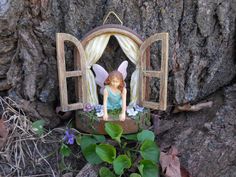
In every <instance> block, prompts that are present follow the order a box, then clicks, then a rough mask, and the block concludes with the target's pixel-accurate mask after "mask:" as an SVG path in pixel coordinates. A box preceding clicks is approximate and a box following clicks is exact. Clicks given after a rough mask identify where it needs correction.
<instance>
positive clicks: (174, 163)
mask: <svg viewBox="0 0 236 177" xmlns="http://www.w3.org/2000/svg"><path fill="white" fill-rule="evenodd" d="M177 153H178V151H177V149H176V148H171V149H170V150H169V152H167V153H164V152H161V156H160V164H161V167H162V172H163V174H164V175H165V177H181V172H180V161H179V158H178V157H177V156H176V155H177Z"/></svg>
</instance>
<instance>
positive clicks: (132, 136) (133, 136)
mask: <svg viewBox="0 0 236 177" xmlns="http://www.w3.org/2000/svg"><path fill="white" fill-rule="evenodd" d="M122 137H123V138H125V139H126V140H133V141H137V134H130V135H122Z"/></svg>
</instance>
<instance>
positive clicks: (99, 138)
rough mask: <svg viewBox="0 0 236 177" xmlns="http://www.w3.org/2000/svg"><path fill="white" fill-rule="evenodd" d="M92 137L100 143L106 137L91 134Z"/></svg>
mask: <svg viewBox="0 0 236 177" xmlns="http://www.w3.org/2000/svg"><path fill="white" fill-rule="evenodd" d="M93 137H94V138H95V139H96V140H97V142H98V143H102V142H105V141H106V138H105V136H104V135H93Z"/></svg>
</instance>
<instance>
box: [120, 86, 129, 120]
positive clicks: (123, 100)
mask: <svg viewBox="0 0 236 177" xmlns="http://www.w3.org/2000/svg"><path fill="white" fill-rule="evenodd" d="M126 95H127V90H126V88H124V89H123V91H122V95H121V98H122V112H121V115H120V120H122V121H124V120H125V117H126V116H125V111H126Z"/></svg>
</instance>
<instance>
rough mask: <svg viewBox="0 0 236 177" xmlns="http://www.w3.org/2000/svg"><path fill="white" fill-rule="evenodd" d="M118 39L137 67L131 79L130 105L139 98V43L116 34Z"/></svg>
mask: <svg viewBox="0 0 236 177" xmlns="http://www.w3.org/2000/svg"><path fill="white" fill-rule="evenodd" d="M114 36H115V37H116V39H117V40H118V42H119V44H120V46H121V48H122V50H123V51H124V53H125V55H126V56H127V57H128V58H129V59H130V60H131V62H132V63H134V64H135V65H136V69H135V71H134V72H133V74H132V75H131V81H130V103H129V104H130V105H132V104H136V103H137V101H138V99H139V80H140V79H139V73H140V62H139V47H138V45H137V44H136V43H135V42H134V41H133V40H132V39H130V38H129V37H127V36H124V35H121V34H114Z"/></svg>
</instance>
